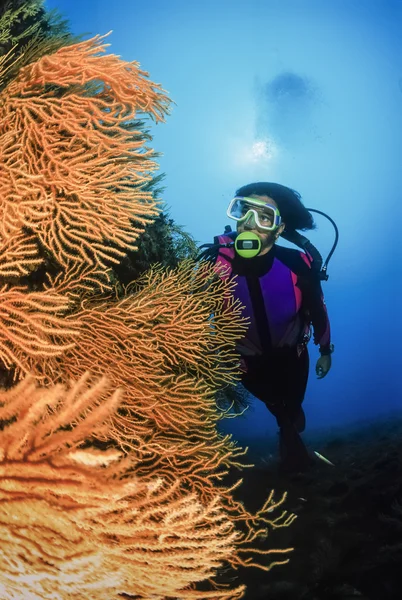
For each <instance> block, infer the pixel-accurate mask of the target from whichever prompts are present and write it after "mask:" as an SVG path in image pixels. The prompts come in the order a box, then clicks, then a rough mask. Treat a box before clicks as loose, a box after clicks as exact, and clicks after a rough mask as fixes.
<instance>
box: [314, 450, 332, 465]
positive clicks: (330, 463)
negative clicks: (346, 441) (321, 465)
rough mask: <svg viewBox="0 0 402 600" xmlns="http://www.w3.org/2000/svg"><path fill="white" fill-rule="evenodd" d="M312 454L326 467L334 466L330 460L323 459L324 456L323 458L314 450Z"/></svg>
mask: <svg viewBox="0 0 402 600" xmlns="http://www.w3.org/2000/svg"><path fill="white" fill-rule="evenodd" d="M314 454H315V455H316V457H317V458H319V459H320V460H322V461H323V462H325V463H326V464H327V465H331V467H334V466H335V465H334V463H332V462H331V461H330V460H328V458H325V456H323V455H322V454H320V453H319V452H316V450H314Z"/></svg>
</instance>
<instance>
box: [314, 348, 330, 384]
mask: <svg viewBox="0 0 402 600" xmlns="http://www.w3.org/2000/svg"><path fill="white" fill-rule="evenodd" d="M330 368H331V355H330V354H326V355H324V356H320V358H319V359H318V360H317V364H316V366H315V372H316V373H317V379H322V378H323V377H325V375H327V374H328V372H329V370H330Z"/></svg>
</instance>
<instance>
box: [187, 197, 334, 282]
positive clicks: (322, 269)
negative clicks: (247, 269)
mask: <svg viewBox="0 0 402 600" xmlns="http://www.w3.org/2000/svg"><path fill="white" fill-rule="evenodd" d="M307 210H308V211H310V212H316V213H318V214H320V215H322V216H324V217H325V218H326V219H328V221H330V222H331V224H332V226H333V227H334V230H335V240H334V243H333V245H332V248H331V251H330V253H329V254H328V256H327V258H326V259H325V262H324V264H323V259H322V256H321V254H320V252H319V251H318V250H317V248H316V247H315V246H314V245H313V244H312V243H311V242H310V240H309V239H308V238H306V236H304V235H302V234H301V233H299V232H298V231H286V229H285V230H284V231H283V232H282V234H281V237H283V238H284V239H285V240H287V241H288V242H291V243H292V244H295V246H298V247H299V248H301V249H302V250H304V252H305V253H306V254H309V255H310V256H311V258H312V260H313V262H312V268H313V269H314V271H316V273H317V275H318V277H319V279H320V280H321V281H328V277H329V275H328V273H327V268H328V263H329V261H330V260H331V257H332V255H333V253H334V252H335V249H336V246H337V245H338V240H339V231H338V227H337V225H336V223H335V221H334V220H333V219H331V217H329V216H328V215H327V214H326V213H324V212H322V211H321V210H316V209H315V208H308V209H307ZM224 234H225V235H226V236H228V237H230V238H232V239H233V242H228V243H226V244H219V243H218V242H217V241H216V239H217V238H215V240H214V243H213V244H203V245H202V246H199V250H201V248H206V250H204V251H203V252H201V254H199V256H197V258H196V260H197V261H198V260H202V259H203V258H207V256H208V254H209V253H210V251H211V250H215V249H218V248H233V247H234V248H235V249H236V251H237V252H238V253H239V254H241V255H242V256H244V257H245V258H248V257H249V258H252V257H253V256H257V254H258V252H259V249H260V248H259V245H261V244H260V240H259V238H258V236H257V235H256V234H253V233H249V234H245V233H242V234H240V236H239V235H237V233H236V232H235V231H232V228H231V226H230V225H226V227H225V231H224Z"/></svg>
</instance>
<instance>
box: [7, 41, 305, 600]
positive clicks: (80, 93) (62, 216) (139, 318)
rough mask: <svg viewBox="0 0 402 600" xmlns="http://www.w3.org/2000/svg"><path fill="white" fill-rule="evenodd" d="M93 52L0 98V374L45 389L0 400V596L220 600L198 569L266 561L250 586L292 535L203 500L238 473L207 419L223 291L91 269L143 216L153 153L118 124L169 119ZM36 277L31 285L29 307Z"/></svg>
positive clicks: (157, 101)
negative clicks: (273, 542) (272, 540)
mask: <svg viewBox="0 0 402 600" xmlns="http://www.w3.org/2000/svg"><path fill="white" fill-rule="evenodd" d="M101 40H102V37H100V36H97V37H96V38H94V39H92V40H89V41H87V42H83V43H80V44H77V45H74V46H70V47H66V48H63V49H62V50H59V51H57V52H56V53H54V54H53V55H51V56H47V57H44V58H42V59H40V60H39V61H38V62H37V63H35V64H32V65H29V66H27V67H24V68H22V69H21V70H20V72H19V74H18V76H17V78H16V79H15V80H14V81H13V82H12V83H11V84H10V85H9V86H8V87H7V88H5V90H4V91H3V92H2V93H1V94H0V161H1V164H2V169H1V171H0V256H1V258H0V276H1V277H3V278H4V279H5V280H6V281H7V284H8V286H4V287H3V288H2V289H0V312H1V314H0V361H2V363H3V368H5V369H8V370H10V372H14V374H15V379H21V378H22V377H23V376H24V375H25V374H26V373H32V375H33V377H34V378H35V379H36V380H37V381H40V382H41V383H42V384H43V385H45V386H47V389H45V390H38V389H37V388H36V387H35V385H34V383H33V382H32V380H31V379H26V380H24V381H22V382H21V383H20V384H18V385H17V386H16V387H15V388H13V389H11V390H9V391H8V392H0V420H2V421H3V422H4V424H5V427H4V429H3V431H2V432H1V435H0V497H1V499H2V502H1V503H0V567H1V570H0V597H1V598H4V599H8V598H16V599H17V598H18V599H20V598H21V597H23V596H21V593H22V592H21V591H22V590H23V593H24V594H25V595H27V594H32V596H31V597H38V598H60V599H61V600H64V599H67V598H70V597H79V598H83V599H86V598H88V599H89V598H91V599H92V598H93V599H100V600H103V599H105V600H106V599H107V600H111V599H113V598H114V597H117V594H118V593H123V592H126V593H130V594H133V595H134V597H135V598H138V599H139V598H144V599H147V600H148V599H150V598H153V600H162V599H164V598H167V597H173V598H180V600H187V599H188V600H191V599H192V598H200V599H201V598H202V599H208V598H210V599H211V600H212V599H222V600H232V599H235V598H240V597H242V594H243V587H240V588H237V589H235V590H232V591H230V590H219V589H217V588H216V589H214V588H213V585H212V580H213V577H214V574H215V573H216V570H217V569H218V568H219V567H220V566H222V565H227V564H229V565H231V566H234V567H237V566H239V565H249V564H252V561H253V559H252V558H248V559H245V560H243V559H241V558H240V555H241V553H243V552H249V553H250V552H251V553H252V554H253V553H261V554H265V555H269V554H279V555H280V556H279V558H280V560H276V561H275V560H274V561H273V562H272V563H270V564H268V565H265V564H264V565H260V566H262V568H265V569H266V570H269V569H270V568H271V567H272V566H273V565H275V564H283V563H285V562H287V561H288V557H287V555H288V553H289V551H290V550H291V548H285V549H283V550H275V549H269V550H258V549H253V548H252V547H251V544H253V543H254V541H255V539H256V538H257V537H258V536H259V535H260V534H262V533H263V530H264V529H265V528H266V527H268V528H269V527H270V528H277V527H286V526H288V525H289V524H290V523H291V522H292V520H293V519H294V518H295V516H294V515H288V514H287V513H286V511H282V513H281V514H280V515H279V516H278V517H277V518H270V515H269V514H268V513H271V512H272V511H273V510H274V509H276V508H277V507H280V506H281V505H282V503H283V502H284V499H285V497H286V494H284V495H283V497H282V498H281V499H280V500H279V501H277V502H276V501H274V498H273V494H271V495H270V496H269V498H268V499H267V501H266V503H265V504H264V506H263V507H262V509H261V510H260V511H258V513H256V514H255V515H254V514H250V513H249V512H248V511H247V510H246V509H245V507H243V506H242V505H241V504H239V503H237V502H235V500H234V498H233V496H232V492H233V489H228V488H225V487H224V486H223V485H222V486H219V485H218V484H217V482H218V483H219V482H220V481H221V479H222V477H223V475H224V474H225V473H226V472H227V470H228V468H229V467H230V466H241V465H240V461H239V462H238V459H239V458H240V457H241V456H244V454H245V451H243V450H242V449H241V448H239V447H237V446H236V444H235V443H233V442H232V441H231V440H230V437H229V436H221V435H219V434H218V433H217V430H216V423H217V421H218V420H219V418H220V415H219V413H218V411H217V409H216V406H215V403H214V394H215V392H216V390H217V389H218V388H219V387H220V386H222V385H223V384H227V383H230V382H233V381H234V380H235V378H236V363H238V357H237V355H236V353H235V352H234V348H235V342H236V340H237V339H238V338H239V337H241V336H242V334H243V332H244V328H245V326H246V323H245V322H244V320H243V319H242V318H241V307H240V305H239V304H238V303H236V302H234V301H233V298H232V296H231V286H232V285H233V283H231V282H228V281H224V282H222V281H221V280H220V279H219V278H216V277H215V276H214V275H213V269H212V270H211V269H210V268H209V267H208V266H207V265H201V266H198V267H195V265H194V264H193V263H190V262H188V263H187V262H185V263H183V264H182V265H181V266H180V267H179V268H178V269H176V270H175V271H169V272H166V273H164V272H162V271H161V270H160V269H153V270H151V271H150V272H149V273H148V274H146V275H145V276H144V277H143V278H142V280H141V281H140V282H135V284H133V285H132V286H129V287H128V288H127V289H126V290H125V293H124V294H123V295H122V294H121V288H119V286H114V283H113V277H112V273H111V271H110V269H108V263H111V262H115V263H117V262H119V260H120V259H121V257H122V256H124V253H125V252H126V251H127V250H128V249H135V241H136V239H137V237H138V234H139V232H140V231H141V230H142V229H143V227H144V225H145V224H146V223H147V222H149V221H150V220H152V218H153V217H154V216H155V215H156V214H157V202H156V201H155V200H154V199H153V197H152V193H151V192H144V191H142V186H143V184H144V183H146V182H148V181H149V180H150V175H149V173H150V172H151V171H152V170H154V169H155V168H156V163H155V162H153V160H152V159H153V157H154V156H155V154H154V152H153V151H152V150H149V149H146V148H145V147H144V141H145V137H144V135H143V134H141V132H133V131H129V123H130V122H132V120H133V119H134V118H135V117H136V115H137V112H138V111H141V112H142V113H148V114H149V115H151V116H153V117H154V118H155V119H156V120H163V116H164V115H165V114H167V113H168V107H169V102H170V101H169V100H168V98H167V97H166V96H165V95H164V94H163V93H162V90H161V88H160V86H158V85H155V84H154V83H152V82H150V81H148V79H147V74H146V73H145V72H143V71H140V69H139V68H138V64H137V63H127V62H124V61H122V60H121V59H119V58H118V57H116V56H113V55H109V56H104V55H102V53H103V52H104V50H105V48H106V45H105V44H102V43H101ZM1 64H2V63H1V61H0V67H1ZM0 77H1V73H0ZM41 262H42V266H41V269H42V275H43V272H44V271H46V269H47V268H48V266H49V265H50V266H51V268H50V269H49V271H46V273H45V274H46V277H47V281H48V285H47V287H46V284H44V285H42V284H40V285H39V288H34V289H41V290H43V291H28V289H29V286H28V287H27V286H26V285H25V283H26V281H29V283H30V284H32V282H33V281H35V278H34V277H33V276H36V275H37V274H38V271H37V269H38V267H39V265H40V263H41ZM55 263H56V267H57V268H55ZM39 270H40V269H39ZM32 272H33V273H32ZM13 282H14V283H15V282H17V285H16V287H14V288H13V287H10V286H11V285H12V284H13ZM22 282H24V285H25V287H24V286H23V284H22ZM42 282H43V280H42ZM36 283H37V282H36ZM41 286H42V287H41ZM89 371H90V372H91V375H89V374H88V372H89ZM84 372H86V373H87V374H86V375H85V376H84V378H83V379H82V376H83V373H84ZM104 374H106V375H107V377H108V380H109V381H110V382H111V385H112V386H113V387H114V388H115V389H119V390H120V389H124V400H121V398H120V397H121V392H120V391H117V392H115V393H114V394H112V395H110V394H108V393H107V389H106V382H105V380H104V379H101V380H99V379H98V378H99V377H103V375H104ZM71 381H78V383H76V384H72V387H71V388H70V387H68V389H66V388H65V387H63V386H70V384H71ZM55 383H58V384H59V383H60V385H56V386H54V384H55ZM95 439H97V440H98V442H99V440H101V441H102V442H106V443H107V446H108V447H109V450H108V451H103V452H99V451H96V450H94V449H93V448H89V447H87V445H85V444H84V441H85V440H87V441H89V442H90V443H94V440H95ZM112 447H113V449H111V448H112ZM243 466H244V465H243ZM240 521H242V522H243V524H244V525H245V529H246V533H244V532H243V533H240V531H239V530H238V528H237V524H238V522H240ZM283 555H285V556H284V557H283ZM205 580H209V581H210V583H211V586H212V589H211V591H202V592H201V591H199V590H198V589H197V588H196V584H197V582H205ZM2 586H3V587H2ZM35 595H36V596H35Z"/></svg>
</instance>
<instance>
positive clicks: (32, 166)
mask: <svg viewBox="0 0 402 600" xmlns="http://www.w3.org/2000/svg"><path fill="white" fill-rule="evenodd" d="M101 40H102V37H100V36H96V37H95V38H93V39H91V40H87V41H85V42H81V43H79V44H75V45H72V46H67V47H64V48H62V49H60V50H58V51H57V52H55V53H54V54H52V55H50V56H44V57H42V58H41V59H39V60H38V61H37V62H36V63H33V64H30V65H28V66H26V67H23V68H22V69H21V70H20V72H19V74H18V76H17V78H16V79H15V80H14V81H13V82H12V83H11V84H10V85H9V86H8V87H7V88H6V89H5V90H4V91H3V92H2V93H1V95H0V162H1V164H2V169H1V173H0V213H1V219H0V236H1V238H2V239H3V240H4V241H5V242H7V241H8V240H13V238H14V237H15V236H20V235H21V231H23V230H25V229H27V230H29V231H30V232H31V233H32V232H33V233H34V234H35V235H36V236H37V239H38V240H39V241H40V243H41V245H42V246H43V247H44V248H46V249H47V251H48V252H50V253H51V254H52V256H53V257H54V258H55V259H57V260H58V261H59V263H60V264H61V265H63V266H64V267H66V266H68V265H69V264H70V263H72V264H75V263H77V262H78V263H84V264H89V265H96V266H98V267H102V268H106V262H115V263H118V262H119V261H120V260H121V258H122V257H123V256H124V255H125V252H126V250H127V249H132V250H133V249H134V250H135V249H136V247H135V245H134V242H135V240H136V239H137V237H138V235H139V233H140V232H141V231H143V229H144V227H145V225H146V224H147V223H149V222H151V221H152V219H153V218H154V217H155V216H156V215H157V214H158V209H157V203H156V202H155V200H154V199H153V196H152V193H151V192H145V191H142V189H141V188H142V186H143V185H144V184H145V183H147V182H148V181H149V180H150V179H151V175H150V172H151V171H153V170H155V169H156V168H157V164H156V163H155V162H154V161H153V160H151V159H152V158H153V157H154V156H155V153H154V151H153V150H146V149H145V148H144V142H145V138H144V136H138V135H137V138H136V141H134V137H135V133H136V132H130V131H128V130H127V129H126V128H125V127H124V126H125V124H127V123H129V122H130V121H132V120H133V119H135V118H136V116H137V113H138V112H141V111H142V112H145V113H148V114H150V115H152V116H153V117H154V118H155V119H156V120H163V117H164V115H165V114H167V113H168V110H169V104H170V100H169V99H168V98H167V96H166V95H164V94H163V91H162V89H161V88H160V86H159V85H157V84H155V83H153V82H151V81H148V80H147V78H146V76H147V73H145V72H144V71H141V70H140V69H139V67H138V63H135V62H133V63H128V62H125V61H123V60H121V59H120V58H119V57H117V56H115V55H107V56H102V53H103V52H105V48H106V44H102V43H101ZM88 85H92V86H96V93H95V92H94V91H93V90H92V92H93V93H89V91H88ZM137 134H138V132H137Z"/></svg>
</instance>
